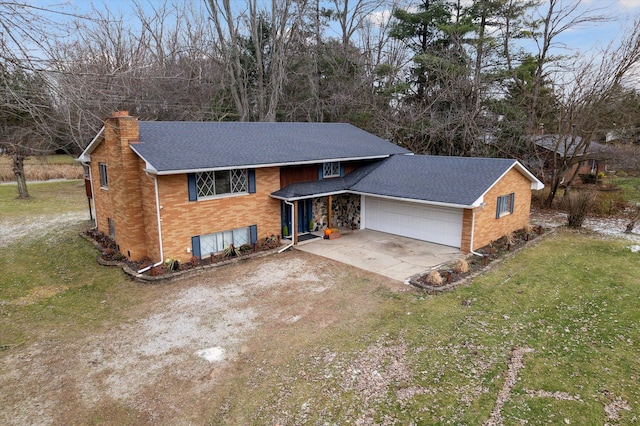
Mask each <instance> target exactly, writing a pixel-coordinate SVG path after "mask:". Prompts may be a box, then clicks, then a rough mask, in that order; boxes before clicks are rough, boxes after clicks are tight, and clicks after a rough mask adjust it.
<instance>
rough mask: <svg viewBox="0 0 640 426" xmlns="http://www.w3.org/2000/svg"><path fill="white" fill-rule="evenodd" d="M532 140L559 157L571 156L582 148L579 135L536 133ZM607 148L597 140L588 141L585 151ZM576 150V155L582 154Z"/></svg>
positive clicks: (601, 151) (597, 150)
mask: <svg viewBox="0 0 640 426" xmlns="http://www.w3.org/2000/svg"><path fill="white" fill-rule="evenodd" d="M534 141H535V143H536V145H537V146H539V147H541V148H544V149H546V150H548V151H551V152H555V153H556V154H558V155H560V156H561V157H573V156H574V153H575V151H576V149H580V150H581V149H583V148H584V147H583V146H582V145H581V143H582V138H581V137H580V136H575V137H571V136H561V135H536V136H534ZM607 150H608V147H607V146H606V145H602V144H600V143H598V142H593V141H592V142H590V143H589V148H588V150H587V152H588V153H589V154H594V153H605V152H606V151H607ZM582 154H583V153H582V152H578V153H577V155H582Z"/></svg>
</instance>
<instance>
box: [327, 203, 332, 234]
mask: <svg viewBox="0 0 640 426" xmlns="http://www.w3.org/2000/svg"><path fill="white" fill-rule="evenodd" d="M332 204H333V196H332V195H329V200H328V201H327V228H331V211H332V210H333V206H332Z"/></svg>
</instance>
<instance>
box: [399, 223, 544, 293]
mask: <svg viewBox="0 0 640 426" xmlns="http://www.w3.org/2000/svg"><path fill="white" fill-rule="evenodd" d="M551 231H552V230H551V229H549V228H543V227H542V226H536V227H534V228H533V229H532V230H531V232H524V231H523V230H520V231H516V232H514V233H513V234H512V236H511V238H507V237H502V238H500V239H498V240H496V241H494V242H493V243H491V244H489V245H487V246H485V247H482V248H481V249H478V250H476V253H478V254H481V255H482V257H480V256H477V255H475V254H471V255H469V256H468V257H467V258H466V259H464V260H465V261H466V263H467V265H468V269H467V270H466V271H465V272H458V271H457V268H456V266H458V265H457V262H454V263H451V264H445V265H441V266H440V267H438V268H437V269H435V270H436V271H437V272H438V273H439V275H440V277H441V279H442V282H441V283H440V284H436V283H433V282H432V281H431V280H429V274H430V273H431V271H427V272H424V273H421V274H418V275H414V276H413V277H411V278H410V279H409V281H408V282H409V284H411V285H413V286H414V287H417V288H419V289H422V290H425V291H426V292H427V293H428V294H437V293H442V292H445V291H451V290H453V289H455V288H457V287H460V286H461V285H465V284H467V283H468V282H469V281H470V280H471V279H472V278H474V277H475V276H477V275H479V274H480V273H482V272H484V271H486V270H488V269H489V268H491V267H492V266H494V265H495V264H497V263H499V262H500V261H502V260H503V259H505V258H508V257H510V256H513V255H514V254H515V253H517V252H518V251H520V250H521V249H523V248H524V247H526V246H527V245H529V244H532V243H534V242H536V241H539V239H540V238H541V237H543V236H544V235H546V234H549V233H550V232H551Z"/></svg>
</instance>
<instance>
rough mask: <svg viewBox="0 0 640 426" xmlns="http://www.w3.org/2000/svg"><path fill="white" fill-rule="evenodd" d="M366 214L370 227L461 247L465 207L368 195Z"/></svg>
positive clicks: (368, 226)
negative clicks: (439, 205) (435, 204)
mask: <svg viewBox="0 0 640 426" xmlns="http://www.w3.org/2000/svg"><path fill="white" fill-rule="evenodd" d="M364 215H365V220H364V223H365V227H366V228H368V229H373V230H374V231H381V232H387V233H389V234H395V235H401V236H403V237H409V238H415V239H417V240H423V241H429V242H433V243H438V244H444V245H447V246H452V247H460V240H461V239H462V209H453V208H447V207H436V206H429V205H425V204H418V203H409V202H404V201H392V200H387V199H384V198H375V197H370V196H367V197H365V209H364Z"/></svg>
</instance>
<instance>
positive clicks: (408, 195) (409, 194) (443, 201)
mask: <svg viewBox="0 0 640 426" xmlns="http://www.w3.org/2000/svg"><path fill="white" fill-rule="evenodd" d="M512 168H516V169H517V170H518V171H520V173H522V174H523V175H524V176H525V177H526V178H528V179H529V180H530V181H531V188H532V189H541V188H542V187H543V186H544V185H543V184H542V182H540V181H539V180H538V179H537V178H536V177H535V176H534V175H533V174H531V173H530V172H529V171H528V170H527V169H526V168H525V167H524V166H522V165H521V164H520V163H519V162H518V161H516V160H511V159H503V158H475V157H440V156H430V155H415V156H411V155H396V156H393V157H391V158H389V159H388V160H386V161H384V162H382V163H380V165H379V166H378V167H376V168H375V170H373V171H372V172H371V173H369V174H367V175H366V177H365V178H363V179H361V180H360V181H359V182H357V183H356V184H354V185H353V186H351V187H350V192H353V193H360V194H366V195H378V196H382V197H389V198H398V199H405V200H414V201H420V202H424V203H429V204H437V205H448V206H453V207H476V206H479V205H480V204H481V203H482V202H483V197H484V194H486V193H487V191H489V189H491V188H492V187H493V185H495V184H496V183H497V182H498V181H499V180H500V179H501V178H502V177H503V176H504V175H505V174H506V173H507V172H508V171H509V170H511V169H512Z"/></svg>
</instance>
